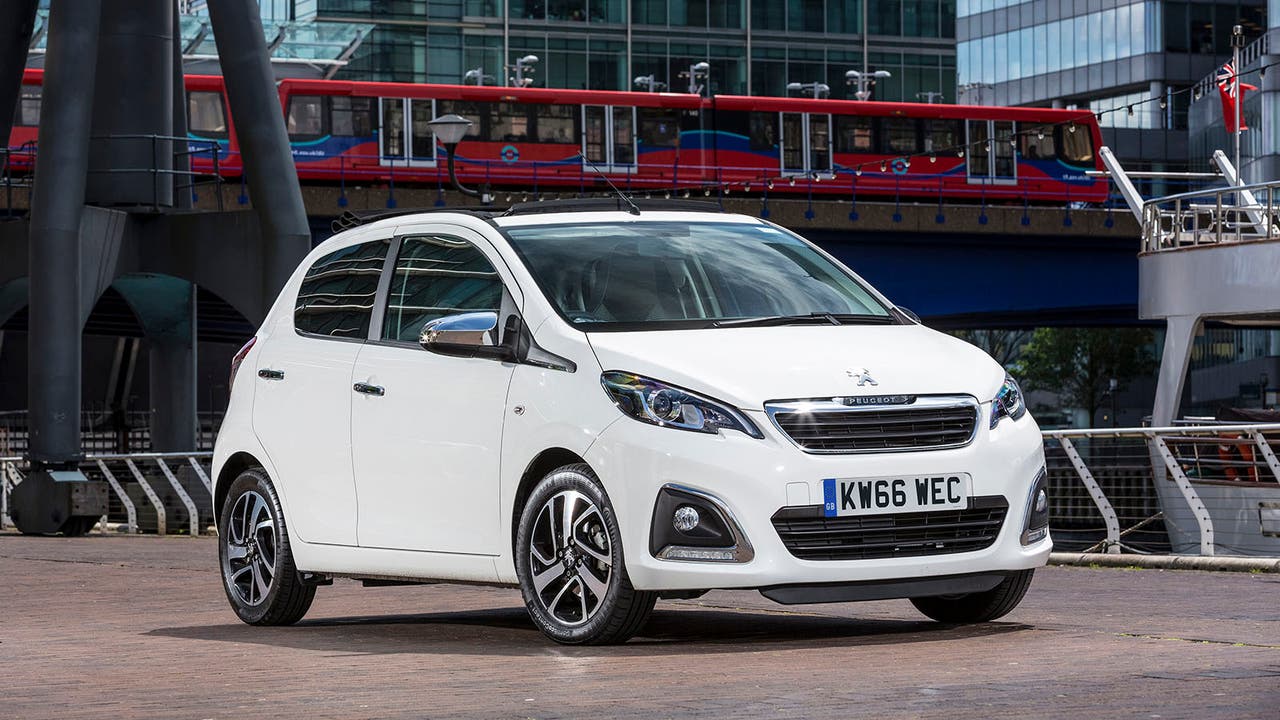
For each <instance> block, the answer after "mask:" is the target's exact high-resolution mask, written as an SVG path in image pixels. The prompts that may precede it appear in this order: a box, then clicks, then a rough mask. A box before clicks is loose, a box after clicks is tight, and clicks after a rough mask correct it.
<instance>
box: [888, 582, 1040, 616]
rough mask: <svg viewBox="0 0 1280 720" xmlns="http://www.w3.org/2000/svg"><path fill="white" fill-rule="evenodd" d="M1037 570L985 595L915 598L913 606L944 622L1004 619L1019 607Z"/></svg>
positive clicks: (979, 593)
mask: <svg viewBox="0 0 1280 720" xmlns="http://www.w3.org/2000/svg"><path fill="white" fill-rule="evenodd" d="M1034 574H1035V571H1034V570H1019V571H1018V572H1015V573H1012V574H1011V575H1009V577H1007V578H1005V579H1004V580H1002V581H1001V582H1000V584H999V585H997V586H995V587H994V588H991V589H990V590H987V591H984V592H976V593H966V594H964V595H939V596H936V597H921V598H911V604H912V605H915V606H916V609H917V610H919V611H920V612H922V613H924V614H925V615H927V616H929V617H930V618H932V619H934V620H937V621H938V622H944V623H956V624H968V623H981V622H987V621H989V620H995V619H996V618H1000V617H1004V616H1005V615H1008V614H1009V613H1010V612H1012V611H1013V609H1014V608H1016V607H1018V603H1020V602H1022V598H1023V596H1025V595H1026V594H1027V588H1029V587H1031V576H1032V575H1034Z"/></svg>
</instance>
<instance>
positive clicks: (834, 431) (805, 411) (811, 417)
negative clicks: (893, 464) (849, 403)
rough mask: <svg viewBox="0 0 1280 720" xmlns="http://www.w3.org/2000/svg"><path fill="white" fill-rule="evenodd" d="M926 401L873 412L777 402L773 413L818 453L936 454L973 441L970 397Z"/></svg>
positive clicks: (786, 430)
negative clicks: (923, 451)
mask: <svg viewBox="0 0 1280 720" xmlns="http://www.w3.org/2000/svg"><path fill="white" fill-rule="evenodd" d="M930 400H931V399H930ZM925 401H926V399H925V398H921V399H920V401H919V402H920V404H912V405H903V406H900V407H899V406H885V405H881V406H876V407H875V408H874V409H868V408H865V407H846V406H843V405H839V404H836V403H834V402H824V403H778V404H775V405H773V406H772V407H770V408H769V409H770V414H771V415H772V416H773V419H774V422H775V423H777V425H778V428H779V429H780V430H782V432H784V433H786V434H787V436H788V437H790V438H791V439H792V440H793V441H794V442H795V443H796V444H797V445H799V446H800V447H802V448H804V449H805V450H806V451H808V452H814V453H855V452H893V451H902V450H937V449H941V448H948V447H957V446H960V445H965V444H967V443H968V442H969V441H970V440H971V439H973V432H974V428H975V427H976V426H977V423H978V406H977V403H976V402H974V401H973V400H972V399H971V398H964V399H953V400H947V401H943V402H941V403H939V402H938V401H932V402H928V403H927V404H925Z"/></svg>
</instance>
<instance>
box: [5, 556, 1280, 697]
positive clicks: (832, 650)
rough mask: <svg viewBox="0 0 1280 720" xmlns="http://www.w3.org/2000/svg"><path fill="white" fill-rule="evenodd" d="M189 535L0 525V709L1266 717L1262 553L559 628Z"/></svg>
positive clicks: (1277, 662)
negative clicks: (1009, 598) (330, 580)
mask: <svg viewBox="0 0 1280 720" xmlns="http://www.w3.org/2000/svg"><path fill="white" fill-rule="evenodd" d="M216 559H217V550H216V546H215V544H214V542H213V541H212V540H209V539H199V538H196V539H192V538H164V539H161V538H154V537H132V538H129V537H88V538H81V539H74V540H67V539H60V538H26V537H21V536H16V535H0V583H2V584H0V588H2V589H0V718H14V719H25V718H94V719H95V720H102V719H110V720H116V719H120V718H131V717H156V718H179V717H180V718H221V717H236V718H267V717H302V716H305V717H307V718H308V720H312V719H316V718H330V717H334V718H420V717H485V718H488V717H511V718H524V717H533V718H588V717H627V718H691V717H692V718H702V717H713V718H722V717H723V718H749V717H784V718H785V717H796V718H815V717H841V718H847V717H875V718H899V717H901V718H916V717H938V718H991V717H1016V718H1025V717H1050V718H1057V717H1072V718H1076V719H1079V720H1085V719H1088V718H1197V719H1199V718H1233V719H1234V718H1267V719H1275V718H1280V576H1277V575H1250V574H1240V573H1220V574H1215V573H1203V572H1192V571H1157V570H1140V571H1139V570H1120V569H1114V570H1112V569H1106V570H1104V569H1087V568H1065V567H1055V568H1048V569H1046V570H1042V571H1040V572H1039V573H1038V574H1037V576H1036V580H1035V583H1034V584H1033V585H1032V588H1031V592H1030V594H1029V595H1028V596H1027V599H1026V600H1025V601H1024V602H1023V604H1022V606H1021V607H1019V608H1018V610H1016V611H1015V612H1014V613H1012V614H1011V615H1009V616H1008V617H1006V618H1005V619H1004V620H1002V621H999V622H996V623H991V624H988V625H985V626H977V627H945V626H941V625H937V624H934V623H931V622H928V621H925V620H922V618H921V616H919V615H918V614H916V613H915V611H914V609H913V608H912V607H911V606H910V604H909V603H907V602H905V601H894V602H877V603H861V604H834V605H821V606H799V607H784V606H779V605H775V604H773V603H771V602H769V601H768V600H765V599H764V598H761V597H760V596H759V595H758V594H755V593H748V592H728V591H718V592H713V593H710V594H708V595H706V596H704V597H703V598H700V599H698V600H693V601H672V602H660V603H659V605H658V611H657V612H656V613H655V615H654V618H653V621H652V622H651V624H650V626H649V627H648V628H647V629H646V631H645V633H644V635H643V636H642V637H639V638H637V639H636V640H633V641H632V642H631V643H628V644H627V645H625V646H621V647H607V648H566V647H561V646H557V645H554V644H552V643H550V642H549V641H547V640H545V639H543V637H542V636H541V635H540V634H539V633H538V632H537V631H536V630H534V628H533V627H532V625H531V624H530V622H529V620H528V619H527V617H526V616H525V614H524V611H523V607H522V605H521V602H520V597H519V594H518V592H516V591H515V590H509V589H501V588H484V587H470V586H451V585H435V586H421V587H388V588H361V587H360V586H359V585H357V584H355V583H353V582H346V581H338V582H337V583H336V584H335V585H334V586H333V587H327V588H321V589H320V593H319V594H318V596H317V598H316V602H315V605H313V606H312V609H311V612H310V614H309V615H308V616H307V618H306V619H305V620H304V621H303V622H302V623H300V624H299V625H297V626H295V627H290V628H252V627H248V626H245V625H242V624H241V623H239V621H237V620H236V619H235V617H234V616H233V615H232V614H231V611H230V610H229V609H228V608H227V605H226V600H225V598H224V597H223V594H222V590H221V588H220V585H219V581H218V577H217V573H216V570H215V567H216Z"/></svg>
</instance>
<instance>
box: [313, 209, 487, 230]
mask: <svg viewBox="0 0 1280 720" xmlns="http://www.w3.org/2000/svg"><path fill="white" fill-rule="evenodd" d="M501 212H502V209H501V208H491V207H427V208H396V209H394V210H346V211H344V212H343V213H342V214H341V215H339V216H338V217H336V218H334V221H333V225H332V227H333V231H334V232H335V233H339V232H342V231H343V230H350V229H351V228H356V227H360V226H361V225H368V224H369V223H374V222H377V221H379V220H386V219H387V218H393V217H401V216H403V215H418V214H420V213H461V214H463V215H472V216H474V217H478V218H480V219H482V220H489V219H491V218H493V217H494V216H496V215H499V214H501Z"/></svg>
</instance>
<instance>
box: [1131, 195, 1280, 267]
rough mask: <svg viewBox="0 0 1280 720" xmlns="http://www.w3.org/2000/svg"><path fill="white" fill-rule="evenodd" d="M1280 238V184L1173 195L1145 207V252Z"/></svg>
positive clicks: (1143, 215) (1152, 201)
mask: <svg viewBox="0 0 1280 720" xmlns="http://www.w3.org/2000/svg"><path fill="white" fill-rule="evenodd" d="M1266 240H1280V182H1275V181H1273V182H1266V183H1257V184H1254V185H1241V186H1236V187H1218V188H1209V189H1206V190H1196V191H1192V192H1186V193H1179V194H1177V195H1169V196H1167V197H1162V198H1157V199H1155V200H1150V201H1148V202H1147V203H1146V204H1144V205H1143V206H1142V249H1143V251H1144V252H1148V253H1154V252H1164V251H1169V250H1182V249H1186V248H1194V247H1202V246H1205V245H1220V244H1224V243H1241V242H1253V241H1266Z"/></svg>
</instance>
